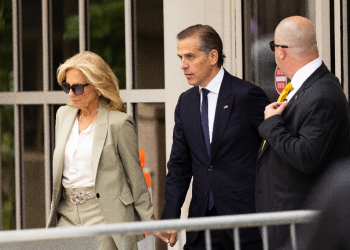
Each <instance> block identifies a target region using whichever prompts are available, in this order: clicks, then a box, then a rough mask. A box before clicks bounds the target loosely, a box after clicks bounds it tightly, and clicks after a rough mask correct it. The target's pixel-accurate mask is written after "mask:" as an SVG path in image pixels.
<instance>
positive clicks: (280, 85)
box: [275, 66, 287, 94]
mask: <svg viewBox="0 0 350 250" xmlns="http://www.w3.org/2000/svg"><path fill="white" fill-rule="evenodd" d="M286 86H287V76H286V75H285V74H283V72H282V70H280V68H279V67H278V66H277V67H276V70H275V87H276V90H277V93H278V94H281V93H282V90H283V89H284V88H285V87H286Z"/></svg>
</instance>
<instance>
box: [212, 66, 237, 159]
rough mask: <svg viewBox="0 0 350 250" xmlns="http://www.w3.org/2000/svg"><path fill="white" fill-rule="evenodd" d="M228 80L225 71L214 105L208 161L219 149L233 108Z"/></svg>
mask: <svg viewBox="0 0 350 250" xmlns="http://www.w3.org/2000/svg"><path fill="white" fill-rule="evenodd" d="M230 78H231V77H230V75H229V74H228V73H227V72H226V71H225V75H224V79H223V80H222V83H221V87H220V91H219V96H218V100H217V104H216V111H215V118H214V127H213V135H212V142H211V145H210V161H212V160H213V159H214V156H215V154H216V152H217V150H218V148H219V145H220V142H221V139H222V137H223V135H224V133H225V130H226V127H227V123H228V119H229V117H230V114H231V110H232V106H233V100H234V96H233V94H232V93H231V79H230Z"/></svg>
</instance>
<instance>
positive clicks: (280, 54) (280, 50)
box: [277, 47, 287, 60]
mask: <svg viewBox="0 0 350 250" xmlns="http://www.w3.org/2000/svg"><path fill="white" fill-rule="evenodd" d="M277 55H278V57H279V58H280V59H281V60H283V59H284V58H286V55H287V54H286V51H285V50H284V49H283V48H282V47H277Z"/></svg>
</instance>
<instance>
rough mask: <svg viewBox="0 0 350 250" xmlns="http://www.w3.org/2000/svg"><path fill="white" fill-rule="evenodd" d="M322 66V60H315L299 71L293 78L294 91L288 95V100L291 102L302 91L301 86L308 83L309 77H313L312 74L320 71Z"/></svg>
mask: <svg viewBox="0 0 350 250" xmlns="http://www.w3.org/2000/svg"><path fill="white" fill-rule="evenodd" d="M321 64H322V60H321V59H320V58H317V59H315V60H313V61H312V62H309V63H308V64H306V65H305V66H304V67H302V68H301V69H299V70H298V71H297V72H296V73H295V74H294V76H293V78H292V81H291V82H292V85H293V90H291V91H290V92H289V93H288V96H287V100H288V101H290V99H292V97H293V95H294V94H295V93H296V92H297V91H298V90H299V89H300V87H301V85H303V83H304V82H305V81H306V79H307V78H309V76H311V74H312V73H314V72H315V70H316V69H318V68H319V67H320V66H321Z"/></svg>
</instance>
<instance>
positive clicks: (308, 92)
mask: <svg viewBox="0 0 350 250" xmlns="http://www.w3.org/2000/svg"><path fill="white" fill-rule="evenodd" d="M259 134H260V136H261V137H262V138H264V139H266V140H267V142H266V144H265V146H264V147H263V148H260V151H259V156H258V169H257V182H256V183H257V189H256V206H257V212H274V211H286V210H298V209H303V208H304V206H303V203H304V201H305V199H306V197H307V196H308V195H309V193H310V192H311V188H312V187H313V185H314V183H315V181H317V179H318V177H319V176H320V174H322V172H324V170H325V169H327V167H328V166H329V165H330V164H331V163H332V162H334V161H335V160H337V159H340V158H342V157H344V156H345V155H347V154H349V148H350V147H349V143H350V115H349V105H348V103H347V100H346V97H345V95H344V93H343V91H342V89H341V86H340V84H339V80H338V78H336V77H335V76H334V75H333V74H332V73H331V72H330V71H329V70H328V69H327V67H326V66H325V65H324V64H322V65H321V66H320V67H319V68H318V69H317V70H316V71H315V72H314V73H313V74H312V75H311V76H310V77H309V78H308V79H307V80H306V81H305V82H304V83H303V85H302V86H301V88H300V89H299V90H298V91H297V92H296V93H295V95H294V96H293V97H292V99H291V100H290V101H289V103H288V106H287V107H286V109H285V110H284V112H283V113H282V115H281V116H280V115H275V116H272V117H270V118H268V119H266V120H265V121H264V122H263V123H262V124H261V125H260V126H259ZM289 241H290V240H289V230H288V227H285V226H279V227H271V228H269V242H270V247H271V248H270V249H288V247H286V245H285V244H289Z"/></svg>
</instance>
